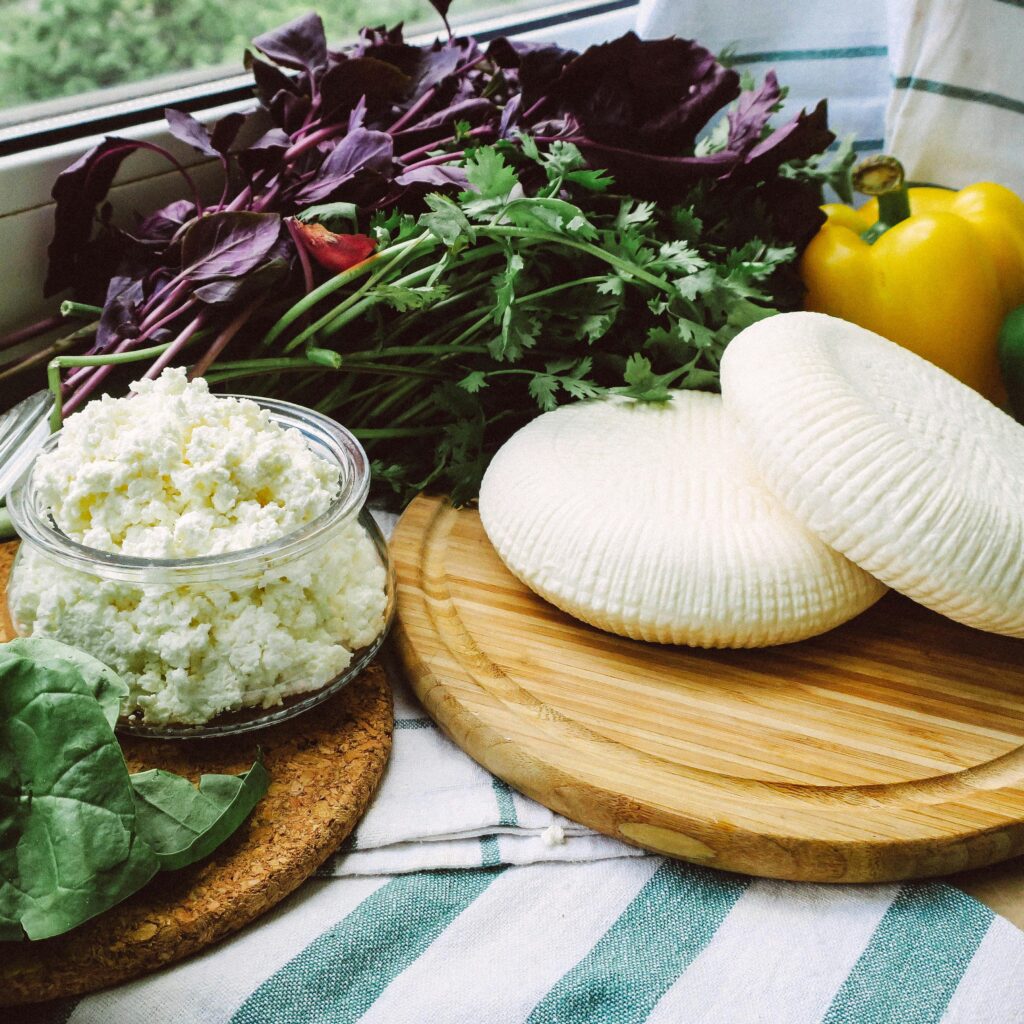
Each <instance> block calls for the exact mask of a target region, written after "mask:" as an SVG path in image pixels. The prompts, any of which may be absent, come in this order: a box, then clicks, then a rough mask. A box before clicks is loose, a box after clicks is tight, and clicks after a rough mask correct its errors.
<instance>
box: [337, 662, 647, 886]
mask: <svg viewBox="0 0 1024 1024" xmlns="http://www.w3.org/2000/svg"><path fill="white" fill-rule="evenodd" d="M388 674H389V676H390V677H391V679H392V684H393V689H394V694H395V735H394V744H393V746H392V751H391V760H390V762H389V764H388V767H387V770H386V772H385V775H384V779H383V781H382V782H381V786H380V789H379V790H378V792H377V795H376V797H375V798H374V800H373V803H372V805H371V806H370V809H369V811H367V813H366V816H365V817H364V818H363V820H362V821H361V822H360V823H359V825H358V826H357V828H356V830H355V832H354V833H353V834H352V836H350V838H349V840H348V842H347V843H346V844H345V848H344V849H343V850H342V851H341V852H340V853H339V854H337V856H335V857H333V858H331V860H330V861H328V863H327V864H325V865H324V867H323V868H322V869H321V871H320V873H319V874H320V876H321V877H323V876H325V875H336V876H345V875H381V874H398V873H402V872H407V871H420V870H425V869H436V868H471V867H492V866H494V865H497V864H533V863H537V862H539V861H583V860H602V859H604V858H607V857H623V856H636V855H639V854H640V853H641V851H639V850H637V849H635V848H634V847H630V846H626V845H625V844H624V843H620V842H618V841H617V840H615V839H609V838H607V837H606V836H600V835H597V834H596V833H594V832H592V831H591V830H590V829H588V828H584V827H583V826H582V825H577V824H575V823H574V822H571V821H569V820H568V819H567V818H563V817H562V816H561V815H558V814H555V813H554V812H553V811H549V810H548V809H547V808H546V807H543V806H542V805H541V804H538V803H536V802H535V801H533V800H529V799H527V798H526V797H524V796H522V795H521V794H519V793H516V792H515V791H514V790H512V789H511V788H510V787H509V786H508V785H507V784H506V783H504V782H502V781H501V779H497V778H495V777H494V776H493V775H491V774H490V773H489V772H487V771H485V770H484V769H483V768H481V767H480V766H479V765H478V764H476V763H475V762H474V761H472V760H470V758H468V757H467V756H466V755H465V754H463V753H462V751H460V750H459V749H458V748H457V747H456V746H455V745H454V744H453V743H452V742H451V740H449V739H448V738H447V737H446V736H445V735H444V733H442V732H441V730H440V729H438V727H437V726H436V725H434V723H433V722H432V721H431V720H430V719H429V718H428V717H427V715H426V713H425V712H424V711H423V709H422V708H421V707H420V706H419V704H418V703H416V699H415V697H414V696H413V695H412V693H411V692H410V690H409V688H408V686H407V684H406V683H405V682H404V680H403V679H402V677H401V673H400V672H399V671H398V670H397V669H396V668H395V667H394V666H393V665H389V673H388Z"/></svg>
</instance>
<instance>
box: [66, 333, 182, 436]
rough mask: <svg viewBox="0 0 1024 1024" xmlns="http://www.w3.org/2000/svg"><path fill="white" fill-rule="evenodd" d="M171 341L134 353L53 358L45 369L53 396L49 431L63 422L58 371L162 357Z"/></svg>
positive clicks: (171, 343)
mask: <svg viewBox="0 0 1024 1024" xmlns="http://www.w3.org/2000/svg"><path fill="white" fill-rule="evenodd" d="M173 344H174V342H173V341H168V342H165V343H164V344H163V345H154V346H153V347H152V348H140V349H137V350H136V351H134V352H117V353H114V354H106V355H97V356H54V358H53V359H51V360H50V362H49V363H48V364H47V367H46V383H47V386H48V387H49V389H50V393H51V394H52V395H53V412H51V413H50V429H51V430H60V428H61V424H62V423H63V422H64V416H63V411H64V396H63V394H62V392H61V386H60V371H61V370H63V369H70V368H72V367H78V366H121V365H123V364H124V363H138V362H141V361H142V360H143V359H152V358H154V357H157V356H161V355H163V353H164V352H166V351H167V350H168V349H169V348H170V347H171V345H173Z"/></svg>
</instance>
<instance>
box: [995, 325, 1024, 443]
mask: <svg viewBox="0 0 1024 1024" xmlns="http://www.w3.org/2000/svg"><path fill="white" fill-rule="evenodd" d="M998 350H999V368H1000V370H1001V371H1002V374H1003V383H1004V384H1005V385H1006V392H1007V394H1008V395H1009V396H1010V408H1011V409H1012V410H1013V415H1014V416H1016V417H1017V419H1018V420H1019V421H1020V422H1021V423H1024V306H1018V307H1017V308H1016V309H1013V310H1010V312H1009V313H1008V314H1007V316H1006V319H1005V320H1004V321H1003V326H1002V328H1001V329H1000V331H999V342H998Z"/></svg>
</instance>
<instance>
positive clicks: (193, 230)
mask: <svg viewBox="0 0 1024 1024" xmlns="http://www.w3.org/2000/svg"><path fill="white" fill-rule="evenodd" d="M280 234H281V218H280V217H279V216H278V215H277V214H276V213H250V212H235V211H222V212H220V213H211V214H207V215H206V216H204V217H200V218H199V219H198V220H197V221H196V222H195V223H194V224H193V225H192V226H191V227H190V228H189V229H188V230H187V231H186V232H185V235H184V237H183V238H182V242H181V263H182V267H183V272H185V273H187V274H188V276H189V277H191V278H192V279H193V280H194V281H209V280H212V279H214V278H217V277H227V276H235V275H242V274H247V273H248V272H249V271H250V270H252V269H253V268H254V267H256V266H258V265H259V264H260V263H261V262H262V261H263V260H264V259H265V258H266V256H267V253H269V252H270V250H271V249H272V248H273V247H274V244H275V243H276V242H277V240H278V236H279V235H280Z"/></svg>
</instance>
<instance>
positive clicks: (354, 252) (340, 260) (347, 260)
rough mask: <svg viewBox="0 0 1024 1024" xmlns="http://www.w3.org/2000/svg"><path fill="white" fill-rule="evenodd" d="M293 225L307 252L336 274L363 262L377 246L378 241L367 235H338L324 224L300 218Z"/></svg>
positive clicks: (296, 235)
mask: <svg viewBox="0 0 1024 1024" xmlns="http://www.w3.org/2000/svg"><path fill="white" fill-rule="evenodd" d="M292 226H293V228H294V229H295V237H296V238H297V239H298V240H299V241H301V243H302V245H303V246H304V248H305V249H306V252H308V253H309V254H310V256H312V257H313V259H315V260H316V261H317V263H319V264H320V266H322V267H325V268H326V269H327V270H332V271H334V273H336V274H340V273H341V272H342V271H343V270H348V269H349V267H354V266H355V265H356V264H357V263H362V262H363V260H365V259H367V257H369V256H371V255H372V254H373V251H374V250H375V249H376V248H377V243H376V242H374V240H373V239H372V238H369V237H368V236H367V235H336V234H335V233H334V232H333V231H328V230H327V228H325V227H324V226H323V224H303V223H302V221H299V220H294V221H292Z"/></svg>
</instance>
